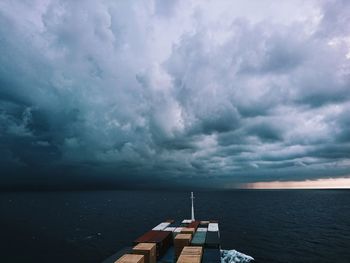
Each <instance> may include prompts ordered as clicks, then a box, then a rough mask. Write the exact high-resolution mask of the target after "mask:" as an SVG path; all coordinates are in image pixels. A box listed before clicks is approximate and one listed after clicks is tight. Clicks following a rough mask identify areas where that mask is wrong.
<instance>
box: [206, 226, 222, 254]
mask: <svg viewBox="0 0 350 263" xmlns="http://www.w3.org/2000/svg"><path fill="white" fill-rule="evenodd" d="M205 247H209V248H219V247H220V236H219V224H218V223H209V224H208V231H207V235H206V237H205Z"/></svg>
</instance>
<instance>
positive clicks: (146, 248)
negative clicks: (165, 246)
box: [132, 243, 157, 263]
mask: <svg viewBox="0 0 350 263" xmlns="http://www.w3.org/2000/svg"><path fill="white" fill-rule="evenodd" d="M132 252H133V254H139V255H144V256H145V258H144V260H145V263H156V262H157V254H156V243H139V244H137V245H136V246H135V247H134V248H133V249H132Z"/></svg>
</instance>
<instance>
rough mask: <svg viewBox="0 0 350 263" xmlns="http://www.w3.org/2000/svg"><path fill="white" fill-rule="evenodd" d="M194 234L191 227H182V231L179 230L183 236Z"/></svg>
mask: <svg viewBox="0 0 350 263" xmlns="http://www.w3.org/2000/svg"><path fill="white" fill-rule="evenodd" d="M194 232H196V230H195V229H194V228H192V227H183V228H182V230H181V233H183V234H191V235H193V234H194Z"/></svg>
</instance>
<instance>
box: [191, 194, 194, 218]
mask: <svg viewBox="0 0 350 263" xmlns="http://www.w3.org/2000/svg"><path fill="white" fill-rule="evenodd" d="M193 199H194V196H193V192H191V202H192V209H191V220H192V221H194V206H193Z"/></svg>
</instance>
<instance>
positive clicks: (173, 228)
mask: <svg viewBox="0 0 350 263" xmlns="http://www.w3.org/2000/svg"><path fill="white" fill-rule="evenodd" d="M175 229H176V227H166V228H164V229H163V231H171V232H174V231H175Z"/></svg>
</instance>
